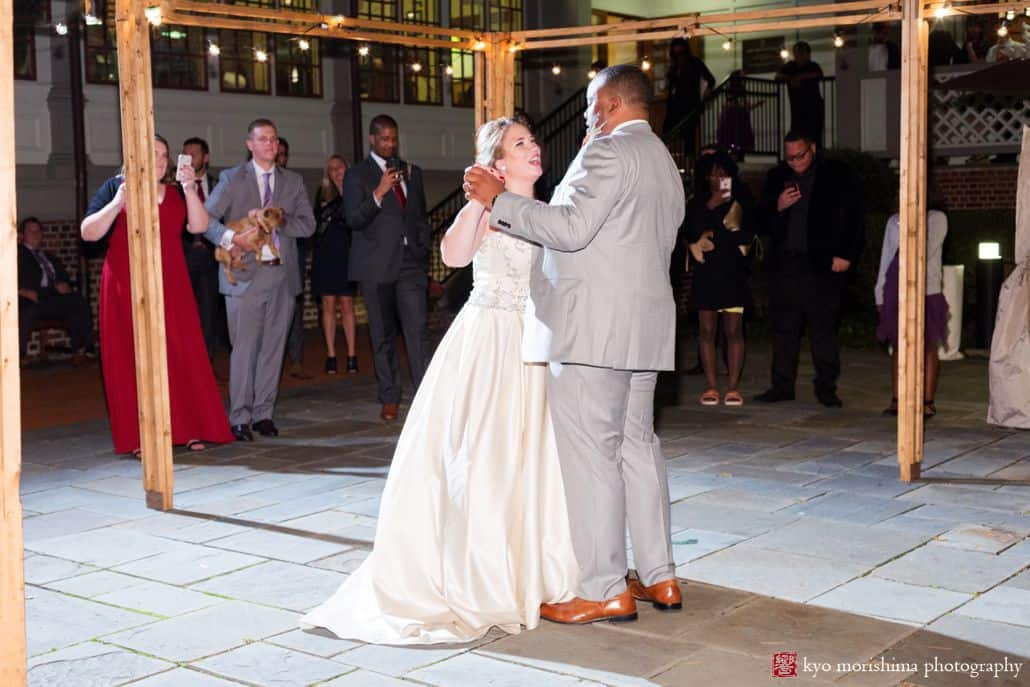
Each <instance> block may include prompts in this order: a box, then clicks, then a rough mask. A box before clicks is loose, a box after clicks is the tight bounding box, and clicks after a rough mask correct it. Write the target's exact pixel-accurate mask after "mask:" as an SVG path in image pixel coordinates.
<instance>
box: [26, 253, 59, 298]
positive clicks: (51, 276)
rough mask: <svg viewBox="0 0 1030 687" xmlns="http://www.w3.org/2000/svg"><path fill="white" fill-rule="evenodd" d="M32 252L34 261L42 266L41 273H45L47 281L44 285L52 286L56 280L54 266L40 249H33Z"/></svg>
mask: <svg viewBox="0 0 1030 687" xmlns="http://www.w3.org/2000/svg"><path fill="white" fill-rule="evenodd" d="M32 254H33V255H35V256H36V262H38V263H39V266H40V267H42V268H43V273H44V274H45V275H46V279H47V282H46V284H44V286H47V287H49V288H51V289H52V288H54V287H55V286H56V282H57V273H56V272H55V271H54V266H53V265H52V264H50V261H49V260H48V259H47V256H46V255H45V254H44V253H43V251H41V250H34V251H32Z"/></svg>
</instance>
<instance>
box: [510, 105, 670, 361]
mask: <svg viewBox="0 0 1030 687" xmlns="http://www.w3.org/2000/svg"><path fill="white" fill-rule="evenodd" d="M684 205H685V201H684V197H683V183H682V182H681V181H680V175H679V170H678V169H677V168H676V164H675V163H674V162H673V160H672V157H671V156H670V155H669V151H668V150H667V149H666V147H665V145H664V144H663V143H662V141H661V139H659V138H658V137H657V136H655V135H654V133H653V132H652V131H651V127H650V125H649V124H648V123H647V122H636V123H630V124H627V125H625V126H624V127H622V128H621V129H619V130H618V131H616V132H614V133H612V134H611V135H609V136H602V137H599V138H596V139H594V140H593V141H591V142H590V143H589V144H588V145H586V146H585V147H584V148H583V149H582V150H580V152H579V155H577V156H576V159H575V160H573V161H572V164H571V165H570V166H569V170H568V172H566V174H565V178H564V179H562V182H561V184H559V186H558V187H557V188H556V189H555V191H554V196H553V197H552V199H551V203H550V205H545V204H544V203H541V202H539V201H535V200H532V199H530V198H525V197H523V196H519V195H516V194H514V193H503V194H501V195H500V196H499V197H498V198H497V200H496V202H495V203H494V207H493V212H492V213H491V217H490V223H491V224H492V225H494V226H496V227H499V228H500V229H502V230H504V231H506V232H508V233H510V234H513V235H515V236H521V237H523V238H525V239H528V240H530V241H533V242H536V243H539V244H541V245H542V246H543V249H542V250H538V251H537V255H536V258H535V260H534V265H533V272H532V275H531V281H530V295H531V302H530V305H529V306H528V307H527V311H526V330H525V337H524V339H523V355H524V358H525V360H526V361H527V362H548V361H555V362H563V363H574V364H580V365H593V366H597V367H608V368H613V369H618V370H671V369H673V367H674V365H675V354H674V347H675V340H674V339H675V328H676V309H675V303H674V301H673V296H672V287H671V286H670V284H669V258H670V255H671V254H672V250H673V248H674V247H675V244H676V233H677V230H678V229H679V226H680V224H681V222H682V221H683V212H684Z"/></svg>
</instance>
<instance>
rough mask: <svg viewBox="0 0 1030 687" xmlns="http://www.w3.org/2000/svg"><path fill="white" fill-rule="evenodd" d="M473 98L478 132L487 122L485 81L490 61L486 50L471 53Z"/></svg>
mask: <svg viewBox="0 0 1030 687" xmlns="http://www.w3.org/2000/svg"><path fill="white" fill-rule="evenodd" d="M473 60H474V63H473V68H472V75H473V97H474V99H475V103H473V105H472V106H473V108H475V113H476V115H475V120H476V131H479V127H481V126H483V124H485V123H486V120H487V110H486V79H487V70H488V69H489V68H490V60H489V59H488V57H487V51H486V50H477V51H476V52H475V53H473Z"/></svg>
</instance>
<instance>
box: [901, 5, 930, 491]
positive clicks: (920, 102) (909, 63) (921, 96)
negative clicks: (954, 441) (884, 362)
mask: <svg viewBox="0 0 1030 687" xmlns="http://www.w3.org/2000/svg"><path fill="white" fill-rule="evenodd" d="M922 14H923V13H922V2H921V1H920V0H904V2H903V7H902V19H901V50H902V53H901V55H902V56H901V160H900V163H901V164H900V166H901V189H900V203H899V212H900V219H901V236H900V240H899V251H900V252H899V256H898V268H899V271H898V463H899V465H900V469H901V479H902V481H905V482H911V481H913V480H917V479H919V472H920V470H919V469H920V465H921V464H922V460H923V385H924V383H925V379H924V375H925V370H924V367H923V366H924V359H925V348H924V333H925V332H924V326H923V323H924V318H925V315H926V313H925V310H926V132H927V87H928V80H929V79H928V75H927V70H928V67H929V65H928V59H927V53H928V42H929V40H928V39H929V24H928V23H927V21H926V20H925V19H923V16H922Z"/></svg>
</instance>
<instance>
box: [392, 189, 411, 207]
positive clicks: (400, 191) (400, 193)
mask: <svg viewBox="0 0 1030 687" xmlns="http://www.w3.org/2000/svg"><path fill="white" fill-rule="evenodd" d="M393 192H394V195H396V196H397V202H398V203H400V204H401V210H403V209H404V204H405V203H406V202H408V199H407V198H406V197H405V196H404V186H403V185H402V184H400V183H398V184H397V185H396V186H394V187H393Z"/></svg>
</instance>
